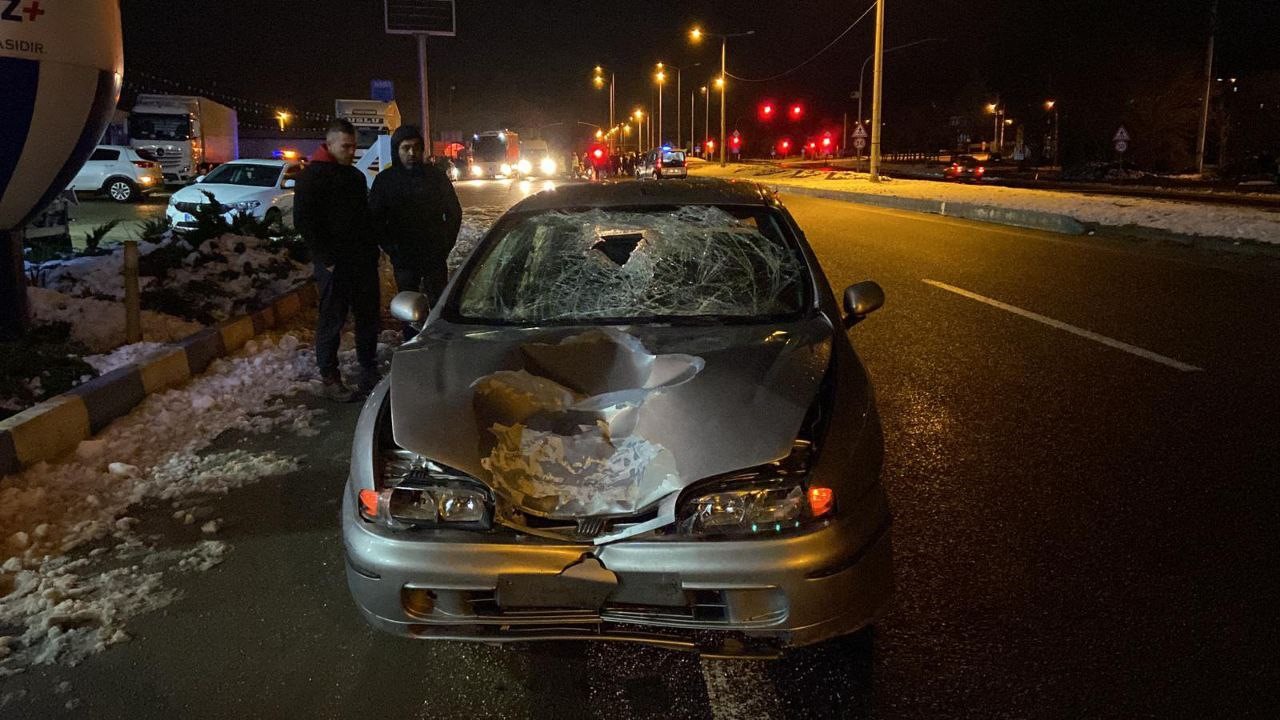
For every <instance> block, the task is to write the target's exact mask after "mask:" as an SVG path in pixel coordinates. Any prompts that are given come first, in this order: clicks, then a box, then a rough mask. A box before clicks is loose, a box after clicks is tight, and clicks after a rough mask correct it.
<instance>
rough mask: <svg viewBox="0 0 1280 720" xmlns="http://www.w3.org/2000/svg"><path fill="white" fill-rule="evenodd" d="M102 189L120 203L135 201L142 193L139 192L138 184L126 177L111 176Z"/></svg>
mask: <svg viewBox="0 0 1280 720" xmlns="http://www.w3.org/2000/svg"><path fill="white" fill-rule="evenodd" d="M102 191H103V193H105V194H106V196H107V197H109V198H111V199H112V200H114V201H116V202H118V203H129V202H133V201H134V200H137V199H138V196H139V195H140V194H141V193H139V192H138V186H137V185H134V184H133V182H131V181H129V180H126V179H124V178H111V179H110V180H108V181H107V183H106V185H104V186H103V187H102Z"/></svg>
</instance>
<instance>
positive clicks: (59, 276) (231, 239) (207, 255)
mask: <svg viewBox="0 0 1280 720" xmlns="http://www.w3.org/2000/svg"><path fill="white" fill-rule="evenodd" d="M138 252H139V255H140V256H141V261H140V268H141V271H142V273H143V275H142V277H140V278H139V281H138V283H139V287H140V288H141V290H142V295H143V304H144V305H147V304H149V303H150V304H153V305H157V306H161V307H164V308H166V309H167V310H168V311H169V312H170V313H172V314H181V315H182V316H183V317H186V318H188V319H192V320H201V321H204V322H215V321H220V320H225V319H227V318H230V317H233V316H235V315H240V314H244V313H245V312H247V311H250V310H253V309H256V308H258V307H262V306H264V305H265V304H267V303H268V302H270V301H271V300H272V299H274V298H276V297H278V296H280V295H283V294H285V293H287V292H288V291H290V290H292V289H293V288H296V287H298V286H299V285H301V284H302V283H304V282H306V280H308V279H309V278H310V277H311V268H310V267H309V266H307V265H304V264H302V263H298V262H295V261H294V260H292V259H291V258H290V257H289V254H288V251H287V250H286V249H285V246H284V245H283V244H280V243H277V242H274V241H271V240H263V239H260V238H256V237H250V236H242V235H231V234H227V235H221V236H219V237H216V238H213V239H211V240H206V241H204V242H203V243H201V244H200V245H199V247H196V248H191V247H190V246H189V245H188V244H187V241H186V240H185V239H183V238H182V237H181V236H180V235H176V234H173V233H170V234H167V235H165V236H164V237H162V238H161V239H160V240H159V241H158V242H155V243H150V242H145V241H144V242H140V243H138ZM123 263H124V250H123V248H122V247H121V248H117V249H115V250H114V251H112V252H111V253H110V254H106V255H98V256H87V257H78V258H74V259H71V260H53V261H50V262H47V263H43V264H41V265H39V266H37V267H35V268H33V269H31V271H30V273H29V275H30V276H31V277H33V278H35V280H36V284H38V285H40V286H41V287H44V288H48V289H52V290H56V291H58V292H60V293H62V294H64V295H70V296H73V297H77V298H85V297H92V298H98V299H101V300H116V301H119V300H122V299H123V298H124V280H123Z"/></svg>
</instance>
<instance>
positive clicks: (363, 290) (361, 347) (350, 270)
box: [293, 120, 380, 400]
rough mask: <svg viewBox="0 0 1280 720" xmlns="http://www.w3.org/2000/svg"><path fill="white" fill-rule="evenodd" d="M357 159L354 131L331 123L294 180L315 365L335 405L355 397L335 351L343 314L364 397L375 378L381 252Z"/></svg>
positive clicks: (338, 122) (337, 122)
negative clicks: (315, 314)
mask: <svg viewBox="0 0 1280 720" xmlns="http://www.w3.org/2000/svg"><path fill="white" fill-rule="evenodd" d="M355 154H356V131H355V128H354V127H352V126H351V123H349V122H347V121H345V120H335V121H334V122H333V124H331V125H330V126H329V131H328V133H327V134H326V135H325V142H324V144H322V145H321V146H320V148H319V149H318V150H317V151H316V152H315V154H314V155H312V157H311V164H310V165H308V166H307V168H306V170H303V172H302V174H301V176H299V177H298V185H297V189H296V191H295V193H294V206H293V214H294V221H295V222H296V224H297V227H298V230H299V231H300V232H301V233H302V237H303V239H304V240H306V242H307V245H308V246H309V247H310V248H311V257H312V260H313V262H314V267H315V279H316V285H317V286H318V289H319V292H320V315H319V319H318V321H317V323H316V364H317V365H318V366H319V368H320V377H321V379H322V380H323V381H324V394H325V395H326V396H328V397H330V398H333V399H335V400H349V399H352V397H353V396H352V393H351V390H350V389H349V388H348V387H347V386H346V385H345V384H344V383H343V382H342V374H341V373H340V372H339V371H338V345H339V344H340V342H341V340H342V326H343V324H344V323H345V322H346V320H347V313H348V312H350V313H351V314H352V315H354V316H355V324H356V358H357V359H358V360H359V361H360V379H359V390H360V392H361V393H368V392H369V391H371V390H372V389H373V387H374V386H375V385H377V383H378V380H379V379H380V376H379V374H378V364H377V349H378V324H379V322H380V311H379V298H378V257H379V253H378V244H377V240H376V238H375V236H374V235H373V231H372V230H373V228H372V225H371V221H370V217H369V204H368V196H367V185H366V182H365V175H364V173H363V172H361V171H360V170H357V169H356V168H354V167H352V166H351V164H352V162H353V161H354V160H355Z"/></svg>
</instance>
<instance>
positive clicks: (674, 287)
mask: <svg viewBox="0 0 1280 720" xmlns="http://www.w3.org/2000/svg"><path fill="white" fill-rule="evenodd" d="M632 243H634V246H633V247H631V248H630V251H629V252H628V251H627V250H628V247H627V246H630V245H631V244H632ZM801 277H802V275H801V265H800V260H799V258H798V257H797V256H796V255H795V253H794V252H793V251H792V250H791V249H790V248H788V247H787V246H786V245H784V244H783V243H782V242H780V241H779V240H775V239H771V238H769V237H766V236H765V235H764V234H762V233H761V231H760V229H759V228H758V227H757V226H756V224H755V222H754V220H753V219H750V218H748V219H745V220H743V219H739V218H736V217H734V216H733V215H731V214H730V213H728V212H726V211H725V210H723V209H721V208H718V207H714V206H703V205H694V206H682V207H679V208H676V209H675V210H673V211H667V212H661V213H659V212H643V211H618V210H602V209H593V210H586V211H558V212H551V213H546V214H543V215H539V216H535V217H532V218H528V219H527V220H525V221H524V222H522V223H521V224H520V225H519V226H517V227H515V228H512V230H511V231H510V233H509V235H508V236H507V237H505V238H503V239H501V240H499V245H498V246H497V247H496V248H495V250H494V251H492V252H490V253H489V255H488V256H487V257H486V258H485V259H484V260H483V261H482V263H481V264H480V266H479V267H478V268H477V269H476V272H475V274H474V275H473V276H472V278H471V280H470V281H469V282H468V283H467V286H466V288H465V289H464V291H463V294H462V301H461V310H462V313H463V314H464V315H466V316H469V317H479V318H485V319H495V320H506V321H526V322H556V321H560V322H564V321H576V320H590V319H598V318H620V317H645V316H655V315H677V316H697V315H728V316H743V317H750V316H759V315H777V314H786V313H791V312H795V311H796V310H797V309H798V305H799V300H798V295H799V292H800V289H799V288H800V280H801Z"/></svg>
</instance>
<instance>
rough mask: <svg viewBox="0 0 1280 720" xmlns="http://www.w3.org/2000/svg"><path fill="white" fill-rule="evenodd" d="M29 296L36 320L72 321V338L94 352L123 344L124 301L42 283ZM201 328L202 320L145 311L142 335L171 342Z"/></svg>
mask: <svg viewBox="0 0 1280 720" xmlns="http://www.w3.org/2000/svg"><path fill="white" fill-rule="evenodd" d="M27 299H28V301H29V302H30V303H31V317H32V319H33V320H35V322H37V323H51V322H65V323H70V325H71V339H73V340H76V341H79V342H80V343H82V344H83V345H84V346H85V347H87V348H89V349H90V350H91V351H93V352H97V353H104V352H108V351H110V350H114V349H115V348H117V347H120V346H121V345H123V344H124V341H125V335H124V305H123V304H121V303H119V302H110V301H107V300H97V299H94V298H88V297H85V298H77V297H71V296H69V295H64V294H62V293H59V292H55V291H53V290H48V289H45V288H40V287H29V288H27ZM202 329H204V326H203V325H200V324H199V323H193V322H188V321H186V320H183V319H181V318H176V317H173V316H172V315H165V314H163V313H158V312H152V311H150V310H143V311H142V337H143V338H144V339H146V340H151V341H154V342H171V341H174V340H180V339H182V338H184V337H186V336H188V335H190V334H192V333H194V332H199V331H200V330H202Z"/></svg>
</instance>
